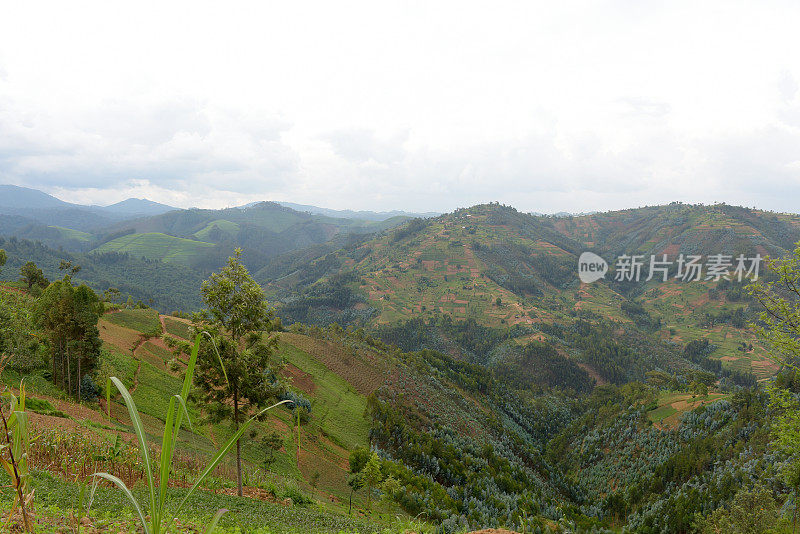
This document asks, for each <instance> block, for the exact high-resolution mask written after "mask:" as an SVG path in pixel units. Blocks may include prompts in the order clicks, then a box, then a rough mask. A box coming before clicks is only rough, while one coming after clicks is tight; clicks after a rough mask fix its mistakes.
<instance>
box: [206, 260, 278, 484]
mask: <svg viewBox="0 0 800 534" xmlns="http://www.w3.org/2000/svg"><path fill="white" fill-rule="evenodd" d="M240 256H241V250H239V249H237V250H236V252H235V253H234V256H232V257H231V258H229V259H228V263H227V265H226V266H225V267H224V268H222V269H221V270H220V272H219V273H213V274H212V275H211V277H210V278H209V279H208V280H207V281H206V282H204V283H203V285H202V294H203V300H204V301H205V303H206V305H207V306H208V309H207V310H204V311H203V312H202V313H200V314H198V315H197V317H196V322H197V323H198V324H199V325H200V326H199V328H202V329H204V330H206V331H208V334H209V335H208V339H207V340H206V341H205V342H204V343H202V346H201V351H200V357H199V360H198V368H197V392H198V393H197V396H198V398H199V399H200V400H201V402H202V403H203V405H204V407H205V409H206V410H207V412H208V413H209V415H210V417H211V419H212V420H213V421H215V422H219V421H222V420H225V419H227V420H230V421H231V422H232V423H233V428H234V430H238V429H239V425H240V417H241V416H242V415H243V414H247V413H248V411H250V410H252V409H259V408H260V407H262V406H263V405H264V404H266V403H267V402H268V401H270V400H271V399H274V398H276V396H277V395H278V394H279V393H280V392H281V391H282V389H283V386H282V385H281V384H280V383H279V381H278V380H277V378H276V377H277V365H276V363H275V362H274V361H273V358H272V355H273V353H274V352H275V347H276V343H277V339H276V338H275V336H269V335H268V332H269V330H270V328H271V327H272V323H271V318H272V311H271V310H270V309H269V308H268V307H267V302H266V300H265V299H264V291H263V290H262V289H261V286H259V285H258V284H257V283H256V282H255V281H254V280H253V279H252V277H251V276H250V273H249V272H248V271H247V269H246V268H245V266H244V265H242V263H241V262H240ZM218 359H219V360H221V362H222V365H221V366H219V365H217V363H218ZM236 466H237V483H238V491H239V495H240V496H241V495H242V467H241V444H240V443H239V441H238V440H237V441H236Z"/></svg>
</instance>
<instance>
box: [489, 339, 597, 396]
mask: <svg viewBox="0 0 800 534" xmlns="http://www.w3.org/2000/svg"><path fill="white" fill-rule="evenodd" d="M495 374H496V376H497V377H498V378H499V379H500V380H503V381H505V382H506V383H508V384H512V385H514V386H516V387H519V388H529V387H531V386H539V387H547V388H552V387H557V388H561V389H565V390H567V389H568V390H571V391H576V392H580V393H587V392H589V391H591V390H592V388H593V387H594V380H593V379H592V378H591V377H590V376H589V374H588V373H587V372H586V371H585V370H584V369H582V368H581V367H579V366H578V365H577V364H576V363H575V362H573V361H572V360H570V359H568V358H566V357H564V356H563V355H562V354H559V352H558V351H557V350H556V349H555V348H554V347H553V346H552V345H550V344H549V343H543V342H537V341H534V342H531V343H528V344H527V345H525V347H523V348H522V350H521V351H520V354H519V355H517V356H514V357H512V358H509V359H506V360H504V361H503V362H501V363H500V364H499V365H497V366H495Z"/></svg>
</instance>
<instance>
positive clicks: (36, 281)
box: [19, 261, 50, 291]
mask: <svg viewBox="0 0 800 534" xmlns="http://www.w3.org/2000/svg"><path fill="white" fill-rule="evenodd" d="M19 274H20V282H24V283H25V284H27V286H28V291H30V290H31V289H32V288H33V286H39V287H47V284H49V283H50V282H49V281H48V280H47V278H45V276H44V273H42V270H41V269H40V268H39V267H37V266H36V264H35V263H33V262H32V261H29V262H27V263H26V264H25V265H23V266H22V267H20V269H19Z"/></svg>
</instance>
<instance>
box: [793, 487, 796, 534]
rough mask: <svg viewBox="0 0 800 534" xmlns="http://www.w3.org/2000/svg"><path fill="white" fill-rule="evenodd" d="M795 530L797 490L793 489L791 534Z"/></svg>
mask: <svg viewBox="0 0 800 534" xmlns="http://www.w3.org/2000/svg"><path fill="white" fill-rule="evenodd" d="M796 528H797V488H795V489H794V514H793V515H792V534H794V533H795V529H796Z"/></svg>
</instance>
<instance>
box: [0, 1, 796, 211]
mask: <svg viewBox="0 0 800 534" xmlns="http://www.w3.org/2000/svg"><path fill="white" fill-rule="evenodd" d="M798 27H800V3H798V2H794V1H786V2H781V1H762V2H755V1H753V2H740V1H735V0H725V1H719V2H717V1H712V0H708V1H703V2H697V1H696V0H693V1H688V2H683V1H680V0H674V1H669V2H667V1H646V2H642V1H641V0H632V1H605V0H595V1H585V2H582V1H559V2H552V1H551V2H537V1H521V2H503V1H492V2H488V1H487V2H469V1H464V0H460V1H457V2H449V1H436V2H431V1H419V2H417V1H410V0H403V1H399V2H388V1H375V0H371V1H365V2H348V1H341V0H337V1H336V2H330V1H326V2H303V1H295V2H271V1H264V0H261V1H255V2H247V1H234V2H202V1H197V0H195V1H192V2H177V1H173V2H163V1H160V2H146V1H137V2H117V1H110V0H105V1H100V2H84V1H80V0H75V1H71V2H63V1H54V2H39V1H36V0H26V1H25V2H3V3H0V183H11V184H16V185H23V186H28V187H34V188H37V189H41V190H44V191H46V192H48V193H51V194H54V195H56V196H58V197H59V198H62V199H64V200H67V201H70V202H77V203H83V204H100V205H106V204H111V203H113V202H116V201H119V200H122V199H124V198H127V197H145V198H149V199H151V200H156V201H160V202H164V203H167V204H170V205H174V206H180V207H190V206H197V207H226V206H233V205H240V204H243V203H247V202H251V201H256V200H277V201H289V202H297V203H303V204H314V205H318V206H324V207H330V208H338V209H369V210H392V209H401V210H406V211H441V212H444V211H450V210H452V209H455V208H457V207H466V206H470V205H474V204H478V203H483V202H490V201H499V202H501V203H504V204H510V205H513V206H514V207H516V208H518V209H520V210H522V211H535V212H542V213H554V212H560V211H567V212H573V213H577V212H586V211H600V210H610V209H622V208H629V207H637V206H643V205H651V204H663V203H668V202H671V201H683V202H692V203H694V202H703V203H713V202H728V203H732V204H738V205H744V206H756V207H759V208H764V209H772V210H779V211H790V212H797V211H800V206H798V203H797V202H796V201H797V200H798V199H800V91H799V90H798V88H799V87H800V85H799V84H800V54H798V53H797V52H798V50H800V31H798V29H797V28H798Z"/></svg>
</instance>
